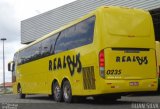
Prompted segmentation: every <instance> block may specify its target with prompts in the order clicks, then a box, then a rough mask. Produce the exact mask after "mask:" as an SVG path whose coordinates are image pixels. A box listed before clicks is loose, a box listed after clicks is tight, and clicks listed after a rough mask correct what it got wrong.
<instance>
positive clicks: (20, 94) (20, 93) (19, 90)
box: [18, 85, 26, 99]
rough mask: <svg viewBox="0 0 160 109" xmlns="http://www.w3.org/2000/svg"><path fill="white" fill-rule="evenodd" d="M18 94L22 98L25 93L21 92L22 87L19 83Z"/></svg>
mask: <svg viewBox="0 0 160 109" xmlns="http://www.w3.org/2000/svg"><path fill="white" fill-rule="evenodd" d="M18 96H19V98H20V99H24V98H25V97H26V94H23V93H22V88H21V86H20V85H19V86H18Z"/></svg>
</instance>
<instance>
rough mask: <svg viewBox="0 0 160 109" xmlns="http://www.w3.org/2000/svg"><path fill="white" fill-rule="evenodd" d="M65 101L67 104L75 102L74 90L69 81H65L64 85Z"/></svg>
mask: <svg viewBox="0 0 160 109" xmlns="http://www.w3.org/2000/svg"><path fill="white" fill-rule="evenodd" d="M63 99H64V101H65V102H66V103H71V102H72V101H73V100H72V99H73V97H72V90H71V85H70V83H69V81H65V82H64V84H63Z"/></svg>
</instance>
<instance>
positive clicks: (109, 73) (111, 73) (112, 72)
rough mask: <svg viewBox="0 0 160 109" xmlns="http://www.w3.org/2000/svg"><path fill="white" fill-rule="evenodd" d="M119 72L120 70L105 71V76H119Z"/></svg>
mask: <svg viewBox="0 0 160 109" xmlns="http://www.w3.org/2000/svg"><path fill="white" fill-rule="evenodd" d="M121 72H122V70H121V69H119V70H117V69H116V70H107V72H106V74H107V75H120V74H121Z"/></svg>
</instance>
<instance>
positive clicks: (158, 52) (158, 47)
mask: <svg viewBox="0 0 160 109" xmlns="http://www.w3.org/2000/svg"><path fill="white" fill-rule="evenodd" d="M156 56H157V72H158V86H159V87H158V89H159V91H160V42H159V41H156Z"/></svg>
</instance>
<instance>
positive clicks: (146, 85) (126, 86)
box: [99, 79, 158, 93]
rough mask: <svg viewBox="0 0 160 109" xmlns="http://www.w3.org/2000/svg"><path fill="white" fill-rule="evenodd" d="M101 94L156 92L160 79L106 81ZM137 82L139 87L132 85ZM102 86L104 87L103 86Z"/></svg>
mask: <svg viewBox="0 0 160 109" xmlns="http://www.w3.org/2000/svg"><path fill="white" fill-rule="evenodd" d="M104 81H105V82H104V84H103V86H105V87H102V89H101V91H100V90H99V91H100V93H121V92H122V93H123V92H140V91H156V90H157V89H158V79H145V80H104ZM131 82H136V83H138V85H130V83H131ZM101 86H102V85H101Z"/></svg>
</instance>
